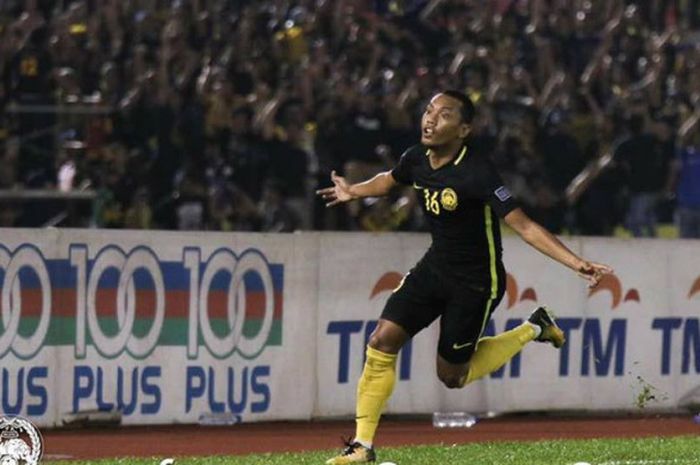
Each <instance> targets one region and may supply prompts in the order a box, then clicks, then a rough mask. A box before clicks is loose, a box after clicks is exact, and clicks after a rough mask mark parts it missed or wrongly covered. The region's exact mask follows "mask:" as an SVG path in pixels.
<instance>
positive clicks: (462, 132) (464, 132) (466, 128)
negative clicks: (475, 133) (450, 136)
mask: <svg viewBox="0 0 700 465" xmlns="http://www.w3.org/2000/svg"><path fill="white" fill-rule="evenodd" d="M471 130H472V127H471V126H470V125H468V124H467V123H462V124H460V125H459V137H460V139H464V138H465V137H467V136H468V135H469V133H470V132H471Z"/></svg>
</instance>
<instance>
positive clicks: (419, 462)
mask: <svg viewBox="0 0 700 465" xmlns="http://www.w3.org/2000/svg"><path fill="white" fill-rule="evenodd" d="M698 434H699V435H698V436H681V437H673V438H645V439H588V440H566V441H537V442H493V443H478V444H465V445H451V444H443V445H430V446H409V447H399V448H382V449H378V451H377V465H380V464H381V463H382V462H393V463H395V464H396V465H491V464H493V465H574V464H579V465H580V462H583V463H586V464H590V465H692V464H697V465H700V426H699V427H698ZM309 446H310V447H312V446H313V445H311V444H310V445H309ZM335 453H337V451H321V452H307V453H299V454H296V453H295V454H289V453H285V454H262V455H248V456H215V457H180V458H177V457H176V458H175V461H174V464H173V465H180V464H182V465H209V464H211V465H321V464H323V463H325V461H326V459H328V458H329V457H331V456H333V455H334V454H335ZM161 460H163V457H153V458H150V459H148V458H146V459H141V458H139V459H135V458H133V459H132V458H122V459H113V460H99V461H90V462H77V461H62V462H51V463H54V464H56V465H59V464H60V465H88V464H90V465H159V464H160V462H161Z"/></svg>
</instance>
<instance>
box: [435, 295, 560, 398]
mask: <svg viewBox="0 0 700 465" xmlns="http://www.w3.org/2000/svg"><path fill="white" fill-rule="evenodd" d="M501 282H502V281H501ZM503 287H504V286H499V289H502V288H503ZM502 296H503V292H498V293H496V296H495V298H494V297H492V294H490V293H484V292H481V291H478V290H472V289H470V288H469V287H466V286H465V287H462V288H461V289H458V290H457V291H455V292H454V293H453V294H452V296H451V300H450V302H448V305H447V308H446V310H445V313H444V314H443V315H442V318H441V320H440V341H439V343H438V357H437V374H438V377H439V378H440V380H441V381H442V382H443V383H444V384H445V385H446V386H447V387H449V388H457V387H462V386H464V385H465V384H468V383H470V382H472V381H475V380H477V379H479V378H481V377H483V376H485V375H487V374H489V373H492V372H493V371H496V370H498V369H499V368H501V367H502V366H503V365H505V364H506V363H507V362H508V361H509V360H510V359H511V358H513V357H514V356H515V355H516V354H517V353H519V352H520V351H521V350H522V349H523V347H525V345H526V344H527V343H529V342H530V341H533V340H537V341H540V342H550V343H552V344H553V345H554V346H555V347H561V346H562V345H563V344H564V333H563V332H562V331H561V329H559V327H558V326H557V325H556V323H555V322H554V317H553V316H552V314H551V313H550V312H549V311H548V310H547V309H546V308H544V307H540V308H538V309H536V310H535V311H534V312H533V313H532V315H531V316H530V318H529V319H528V321H526V322H525V323H523V324H522V325H520V326H518V327H516V328H514V329H512V330H510V331H506V332H503V333H501V334H498V335H496V336H493V337H481V334H482V333H483V331H484V328H485V327H486V323H487V322H488V320H489V318H490V317H491V313H492V312H493V309H494V308H495V307H496V305H498V303H499V302H500V300H501V298H502Z"/></svg>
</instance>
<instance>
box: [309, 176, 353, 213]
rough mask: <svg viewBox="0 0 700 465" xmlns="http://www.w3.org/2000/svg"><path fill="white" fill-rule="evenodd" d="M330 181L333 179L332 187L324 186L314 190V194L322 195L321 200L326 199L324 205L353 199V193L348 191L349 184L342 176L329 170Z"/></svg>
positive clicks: (328, 205)
mask: <svg viewBox="0 0 700 465" xmlns="http://www.w3.org/2000/svg"><path fill="white" fill-rule="evenodd" d="M331 181H333V187H326V188H325V189H319V190H317V191H316V194H317V195H320V196H321V197H323V200H325V201H326V207H332V206H333V205H337V204H339V203H342V202H347V201H348V200H352V199H354V197H353V195H352V194H351V193H350V185H349V184H348V182H347V181H346V180H345V178H344V177H342V176H338V175H337V174H336V172H335V171H333V172H331Z"/></svg>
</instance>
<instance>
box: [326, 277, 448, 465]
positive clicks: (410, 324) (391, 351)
mask: <svg viewBox="0 0 700 465" xmlns="http://www.w3.org/2000/svg"><path fill="white" fill-rule="evenodd" d="M429 280H430V274H429V272H428V270H426V269H424V268H422V267H421V265H420V264H419V265H418V266H416V268H414V269H413V270H412V271H411V273H409V274H408V275H407V276H406V278H405V279H404V282H403V284H402V285H401V286H400V287H399V288H398V289H396V290H395V291H394V293H393V294H392V295H391V297H389V300H388V301H387V304H386V306H385V308H384V311H383V312H382V317H381V318H380V320H379V322H378V324H377V328H376V329H375V330H374V332H373V333H372V335H371V336H370V339H369V342H368V344H367V352H366V354H367V359H366V361H365V366H364V368H363V370H362V376H361V377H360V380H359V382H358V384H357V404H356V411H355V415H356V416H355V424H356V430H355V438H354V440H352V441H350V442H349V443H348V444H346V446H347V447H346V448H345V450H344V451H343V452H342V453H341V455H339V456H337V457H334V458H332V459H330V460H328V461H327V462H326V463H327V464H331V465H342V464H347V463H366V462H373V461H374V460H375V453H374V448H373V442H374V436H375V433H376V431H377V426H378V425H379V419H380V417H381V414H382V411H383V409H384V406H385V405H386V402H387V400H388V399H389V397H391V393H392V392H393V389H394V384H395V381H396V359H397V357H398V352H399V350H400V349H401V347H403V345H404V344H405V343H406V342H407V341H408V340H409V339H410V338H411V337H413V336H414V335H415V334H416V333H417V332H419V331H420V330H421V329H423V328H424V327H426V326H428V325H429V324H430V323H431V322H432V321H433V320H435V318H437V316H438V315H439V313H438V312H439V311H440V309H438V310H437V311H434V312H433V311H431V310H430V308H429V303H430V302H431V295H432V291H431V289H430V284H429Z"/></svg>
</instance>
